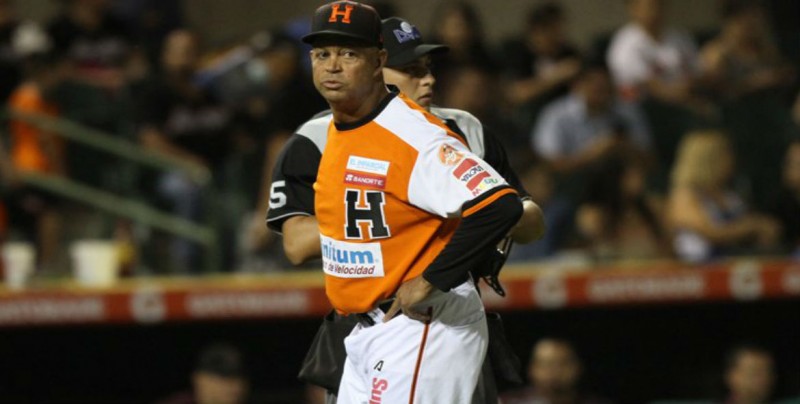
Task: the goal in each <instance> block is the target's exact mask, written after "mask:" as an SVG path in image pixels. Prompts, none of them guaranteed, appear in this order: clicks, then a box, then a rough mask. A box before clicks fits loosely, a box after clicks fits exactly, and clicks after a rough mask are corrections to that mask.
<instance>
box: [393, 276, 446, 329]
mask: <svg viewBox="0 0 800 404" xmlns="http://www.w3.org/2000/svg"><path fill="white" fill-rule="evenodd" d="M433 290H434V287H433V285H431V284H430V283H429V282H428V281H426V280H425V278H423V277H422V276H418V277H416V278H414V279H412V280H410V281H408V282H406V283H404V284H402V285H400V288H399V289H397V293H396V294H395V298H394V303H392V307H390V308H389V311H387V312H386V315H385V316H384V317H383V322H384V323H385V322H387V321H389V320H391V319H393V318H394V316H395V315H397V312H398V311H401V310H402V311H403V314H405V315H406V316H408V317H409V318H412V319H414V320H417V321H422V322H428V321H430V320H431V315H430V314H429V313H428V312H421V311H417V310H414V309H413V308H412V307H413V306H414V305H416V304H417V303H419V302H421V301H423V300H425V298H426V297H428V295H430V294H431V292H433Z"/></svg>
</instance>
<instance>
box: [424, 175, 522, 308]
mask: <svg viewBox="0 0 800 404" xmlns="http://www.w3.org/2000/svg"><path fill="white" fill-rule="evenodd" d="M503 189H508V188H507V187H500V188H496V189H495V190H494V192H487V193H486V194H484V195H481V196H480V197H479V198H477V199H475V200H472V201H470V202H467V203H466V204H464V210H467V209H469V207H471V206H475V205H477V204H479V203H481V202H482V201H484V200H486V199H487V198H489V197H491V196H492V195H495V194H496V193H497V192H499V191H501V190H503ZM521 216H522V204H521V203H520V199H519V196H518V195H516V194H513V193H508V194H505V195H503V196H501V197H499V198H497V199H496V200H495V201H493V202H492V203H490V204H488V205H486V206H485V207H483V209H480V210H478V211H477V212H475V213H473V214H471V215H469V216H467V217H465V218H463V219H462V220H461V223H459V225H458V228H456V231H455V233H454V234H453V238H452V239H450V242H449V243H447V245H446V246H445V247H444V249H443V250H442V252H441V253H439V255H438V256H437V257H436V258H435V259H434V260H433V262H432V263H431V265H429V266H428V268H426V269H425V272H423V274H422V276H423V277H424V278H425V280H427V281H428V282H430V283H431V284H432V285H433V286H435V287H436V288H437V289H439V290H441V291H444V292H447V291H449V290H450V289H452V288H454V287H456V286H458V285H460V284H461V283H464V282H465V281H466V280H467V278H468V276H469V275H468V273H469V272H470V270H472V269H473V268H474V267H475V266H477V265H480V264H481V263H482V262H483V260H484V259H485V257H486V251H487V250H488V248H490V247H492V246H494V245H497V243H498V242H500V240H502V239H503V237H505V236H506V235H507V234H508V232H509V231H510V230H511V228H512V227H514V224H516V223H517V221H518V220H519V218H520V217H521Z"/></svg>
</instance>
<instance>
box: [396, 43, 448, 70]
mask: <svg viewBox="0 0 800 404" xmlns="http://www.w3.org/2000/svg"><path fill="white" fill-rule="evenodd" d="M448 50H450V48H449V47H448V46H447V45H437V44H422V45H417V46H415V47H414V48H412V49H407V50H405V51H404V52H400V53H397V54H395V55H389V58H388V59H387V60H386V67H396V66H403V65H407V64H409V63H411V62H413V61H415V60H417V59H419V58H421V57H423V56H425V55H433V54H437V53H445V52H447V51H448Z"/></svg>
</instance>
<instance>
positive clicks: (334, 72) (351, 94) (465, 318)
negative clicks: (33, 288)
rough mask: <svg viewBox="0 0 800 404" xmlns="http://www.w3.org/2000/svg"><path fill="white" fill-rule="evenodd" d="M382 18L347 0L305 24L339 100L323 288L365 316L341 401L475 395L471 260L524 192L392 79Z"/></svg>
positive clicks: (319, 210) (328, 178) (479, 309)
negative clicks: (388, 82)
mask: <svg viewBox="0 0 800 404" xmlns="http://www.w3.org/2000/svg"><path fill="white" fill-rule="evenodd" d="M380 31H381V27H380V19H379V17H378V15H377V13H375V11H374V10H373V9H372V8H370V7H367V6H364V5H361V4H358V3H353V2H349V1H340V2H335V3H331V4H328V5H325V6H322V7H320V8H319V9H318V10H317V12H316V13H315V16H314V20H313V24H312V33H311V34H309V35H308V36H306V37H304V41H306V42H308V43H310V44H311V45H312V47H313V48H314V49H313V50H312V52H311V59H312V67H313V76H314V83H315V86H316V88H317V89H318V90H319V91H320V93H321V94H322V96H323V97H324V98H325V99H326V100H327V101H328V103H329V105H330V106H331V108H332V111H333V122H332V123H331V125H330V126H329V128H328V138H327V144H326V146H325V149H324V152H323V154H322V160H321V161H320V169H319V173H318V176H317V181H316V183H315V185H314V188H315V193H316V196H315V212H316V215H317V218H318V221H319V231H320V238H321V242H322V243H321V250H322V257H323V270H324V272H325V277H326V291H327V294H328V296H329V298H330V300H331V303H332V304H333V306H334V308H335V309H336V310H337V311H338V312H340V313H342V314H349V315H356V316H357V317H358V318H360V319H361V323H360V324H359V325H357V326H356V328H355V329H354V330H353V332H352V333H351V334H350V336H349V337H348V338H347V339H346V340H345V346H346V350H347V354H348V358H347V361H346V363H345V369H344V375H343V376H342V381H341V384H340V387H339V402H340V403H362V402H370V403H390V402H405V401H410V402H416V403H468V402H470V401H471V398H472V393H473V391H474V388H475V384H476V381H477V378H478V373H479V370H480V366H481V363H482V361H483V356H484V354H485V352H486V345H487V331H486V321H485V315H484V312H483V306H482V303H481V301H480V297H479V296H478V294H477V291H476V290H475V288H474V285H473V283H472V281H471V279H470V277H469V270H470V269H471V268H472V267H474V266H476V265H478V264H479V263H480V262H479V261H480V260H481V259H482V258H484V252H485V251H486V249H487V248H490V247H491V246H493V245H494V244H496V243H497V242H498V241H499V240H500V239H502V238H503V237H504V236H505V235H506V234H507V233H508V232H509V231H510V230H511V228H512V227H513V226H514V224H515V223H516V222H517V220H518V219H519V218H520V216H521V214H522V204H521V202H520V200H519V197H518V195H517V193H516V192H515V191H514V190H513V189H511V188H510V187H509V186H508V185H507V183H506V182H505V180H503V178H502V177H500V175H499V174H497V172H496V171H495V170H494V169H492V168H491V167H490V166H489V165H488V164H486V163H485V162H484V161H483V160H481V159H480V158H478V157H477V156H475V155H474V154H472V153H471V152H470V151H469V150H468V149H467V147H466V146H465V145H464V143H462V140H461V139H460V138H459V137H458V135H456V134H455V133H453V132H452V131H450V130H449V129H448V128H447V126H445V125H444V124H443V123H442V122H441V120H440V119H438V118H436V117H434V116H433V115H430V114H429V113H427V112H426V111H425V110H423V109H422V108H420V107H419V106H418V105H417V104H415V103H413V102H412V101H410V100H409V99H407V98H406V97H405V96H402V95H399V96H397V95H394V94H391V93H389V92H388V91H387V90H386V88H385V86H384V83H383V76H382V67H383V66H384V64H385V61H386V52H385V51H384V50H382V49H381V47H382V44H381V42H382V41H381V35H380ZM392 297H393V298H394V301H393V303H392V304H391V307H388V308H387V307H385V306H384V307H383V308H385V309H386V311H385V312H384V310H383V308H382V307H381V303H383V302H385V301H387V300H388V299H390V298H392ZM396 315H397V316H396ZM395 316H396V318H395Z"/></svg>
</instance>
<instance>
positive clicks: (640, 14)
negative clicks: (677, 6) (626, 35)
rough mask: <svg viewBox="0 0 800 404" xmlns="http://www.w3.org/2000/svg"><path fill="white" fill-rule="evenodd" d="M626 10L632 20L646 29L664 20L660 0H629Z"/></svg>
mask: <svg viewBox="0 0 800 404" xmlns="http://www.w3.org/2000/svg"><path fill="white" fill-rule="evenodd" d="M628 10H629V12H630V14H631V17H633V20H634V21H636V22H637V23H639V24H641V25H642V26H644V27H646V28H648V29H653V28H658V27H660V26H661V24H662V22H663V20H664V4H663V3H662V0H630V4H629V5H628Z"/></svg>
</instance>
